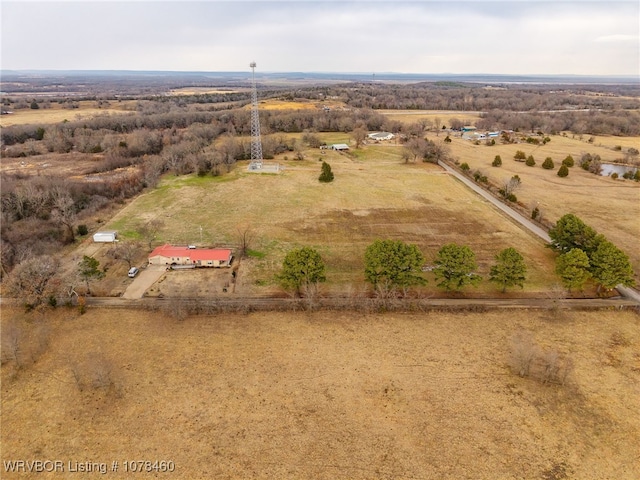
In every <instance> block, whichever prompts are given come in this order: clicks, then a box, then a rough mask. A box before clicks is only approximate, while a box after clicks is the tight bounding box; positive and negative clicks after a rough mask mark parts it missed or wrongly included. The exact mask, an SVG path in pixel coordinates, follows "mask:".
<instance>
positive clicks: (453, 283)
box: [433, 243, 482, 290]
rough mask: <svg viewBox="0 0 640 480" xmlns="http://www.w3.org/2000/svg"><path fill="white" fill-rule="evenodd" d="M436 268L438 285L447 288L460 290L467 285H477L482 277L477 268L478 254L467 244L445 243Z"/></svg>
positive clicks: (440, 251)
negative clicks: (477, 272) (476, 271)
mask: <svg viewBox="0 0 640 480" xmlns="http://www.w3.org/2000/svg"><path fill="white" fill-rule="evenodd" d="M435 264H436V265H437V266H436V268H435V269H434V270H433V271H434V273H435V275H436V279H437V280H439V283H438V287H440V288H444V289H445V290H460V289H461V288H462V287H464V286H465V285H477V284H478V283H479V282H480V280H482V277H480V275H477V274H476V273H474V272H475V270H476V269H477V268H478V265H477V264H476V256H475V254H474V253H473V251H472V250H471V249H470V248H469V247H467V246H466V245H456V244H455V243H449V244H447V245H444V246H443V247H442V248H441V249H440V250H439V251H438V255H437V257H436V261H435Z"/></svg>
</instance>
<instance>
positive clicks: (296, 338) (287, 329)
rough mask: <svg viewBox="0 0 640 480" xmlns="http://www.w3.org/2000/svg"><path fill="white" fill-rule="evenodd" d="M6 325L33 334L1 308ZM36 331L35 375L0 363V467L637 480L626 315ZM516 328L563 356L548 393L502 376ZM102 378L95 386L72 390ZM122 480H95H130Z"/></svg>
mask: <svg viewBox="0 0 640 480" xmlns="http://www.w3.org/2000/svg"><path fill="white" fill-rule="evenodd" d="M8 319H13V320H14V321H18V322H23V323H20V324H21V325H24V326H26V327H25V328H28V326H29V325H36V324H37V321H36V319H34V318H30V319H26V318H24V317H23V316H22V314H21V313H19V312H8V311H6V310H5V311H4V312H3V322H4V323H5V325H6V322H7V321H8ZM48 324H49V327H50V329H51V332H50V336H49V344H48V345H49V346H48V348H47V349H46V351H45V352H44V353H43V354H42V355H41V356H39V357H38V359H37V361H36V363H29V364H26V365H25V366H24V367H23V368H22V369H21V370H15V369H14V364H13V363H12V362H11V361H6V362H4V363H3V366H2V407H3V408H2V426H3V428H2V433H1V435H2V447H3V448H2V459H3V460H12V459H14V460H17V459H31V458H42V459H51V460H56V459H58V460H62V461H63V462H64V464H65V465H67V462H69V461H93V462H106V463H107V464H108V465H109V468H111V466H112V462H113V461H119V462H122V461H123V460H151V461H154V460H171V461H173V462H174V464H175V472H174V473H173V474H172V475H167V474H164V475H163V474H159V473H155V472H153V473H151V474H146V473H139V474H136V477H138V478H157V477H166V478H318V479H324V478H326V479H333V478H353V479H364V478H443V479H460V478H474V479H491V480H494V479H496V478H616V479H619V480H625V479H636V478H638V477H639V476H640V467H639V463H638V449H637V438H638V435H639V434H640V420H639V418H640V417H638V415H637V385H638V382H639V381H640V372H639V371H638V363H637V359H638V356H639V355H640V333H639V332H640V328H638V327H639V326H640V324H639V317H638V316H637V315H636V314H633V313H630V312H575V313H565V314H562V316H560V317H557V316H552V315H551V313H549V312H529V311H518V312H502V313H499V312H489V313H485V314H448V313H431V314H428V315H426V314H425V315H410V314H405V315H403V314H393V315H390V314H388V315H360V314H348V313H335V312H324V313H315V314H276V313H269V314H251V315H248V316H236V315H224V316H217V317H197V318H188V319H186V320H184V321H181V322H178V321H175V320H170V319H168V318H165V317H163V316H162V315H159V314H157V313H144V312H135V311H127V310H89V312H88V313H86V314H85V315H84V316H80V317H78V316H76V314H75V313H72V312H71V311H67V312H66V313H65V311H60V312H59V313H58V314H54V315H49V316H48ZM521 329H523V330H526V331H528V332H530V333H531V334H532V335H533V337H534V338H535V340H536V342H537V343H538V344H539V345H540V346H541V347H543V348H545V349H556V350H557V351H558V352H559V353H560V354H561V355H569V356H570V357H571V358H572V359H573V361H574V362H575V371H574V374H573V376H572V377H571V379H570V380H569V381H568V383H567V384H566V385H564V386H562V385H556V384H547V385H543V384H541V383H539V382H538V381H536V380H532V379H528V378H520V377H519V376H517V375H514V374H513V373H511V371H510V369H509V367H508V366H507V364H508V357H509V344H510V340H509V339H510V338H511V336H512V335H513V334H514V333H515V332H517V331H520V330H521ZM5 331H6V329H3V332H5ZM105 365H106V366H108V367H109V368H108V369H107V370H108V375H106V379H107V380H108V381H106V382H103V384H101V385H98V386H92V385H90V384H89V383H88V380H91V379H95V378H96V375H97V373H100V372H102V373H103V375H102V376H101V377H99V378H102V379H103V380H104V378H105V375H104V372H105V368H104V367H105ZM74 372H76V374H77V376H76V377H74ZM78 381H80V383H83V382H84V384H83V385H84V387H83V389H82V390H80V389H79V388H78ZM44 406H46V408H45V407H44ZM123 470H124V469H123V466H122V463H120V469H119V471H118V472H113V471H111V472H110V473H109V476H110V477H113V478H130V477H131V473H128V474H127V473H126V472H124V471H123ZM67 475H69V474H67ZM2 477H3V478H22V477H19V476H18V475H11V474H8V473H6V472H3V475H2ZM40 477H42V478H54V476H53V475H47V474H41V475H40V476H39V478H40ZM55 478H59V477H55Z"/></svg>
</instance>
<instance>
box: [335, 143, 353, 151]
mask: <svg viewBox="0 0 640 480" xmlns="http://www.w3.org/2000/svg"><path fill="white" fill-rule="evenodd" d="M331 148H333V149H335V150H348V149H349V145H347V144H346V143H334V144H333V145H331Z"/></svg>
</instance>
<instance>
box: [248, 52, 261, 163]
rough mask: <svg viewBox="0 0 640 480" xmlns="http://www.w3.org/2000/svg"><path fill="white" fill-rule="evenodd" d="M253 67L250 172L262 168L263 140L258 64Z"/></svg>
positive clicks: (251, 64)
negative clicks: (259, 113) (259, 105)
mask: <svg viewBox="0 0 640 480" xmlns="http://www.w3.org/2000/svg"><path fill="white" fill-rule="evenodd" d="M249 66H250V67H251V163H250V164H249V169H250V170H258V169H261V168H262V140H261V139H260V116H259V115H258V90H257V89H256V62H251V63H250V64H249Z"/></svg>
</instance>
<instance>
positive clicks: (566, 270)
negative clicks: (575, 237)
mask: <svg viewBox="0 0 640 480" xmlns="http://www.w3.org/2000/svg"><path fill="white" fill-rule="evenodd" d="M589 267H590V264H589V257H587V254H586V253H584V252H583V251H582V250H580V249H579V248H573V249H571V250H569V251H568V252H567V253H563V254H562V255H560V256H559V257H558V258H556V274H558V276H559V277H560V278H561V280H562V284H563V285H564V286H565V287H566V288H567V289H568V290H569V291H571V289H572V288H578V289H580V290H582V287H583V286H584V284H585V282H586V281H587V280H588V279H589V277H590V276H591V274H590V273H589Z"/></svg>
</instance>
